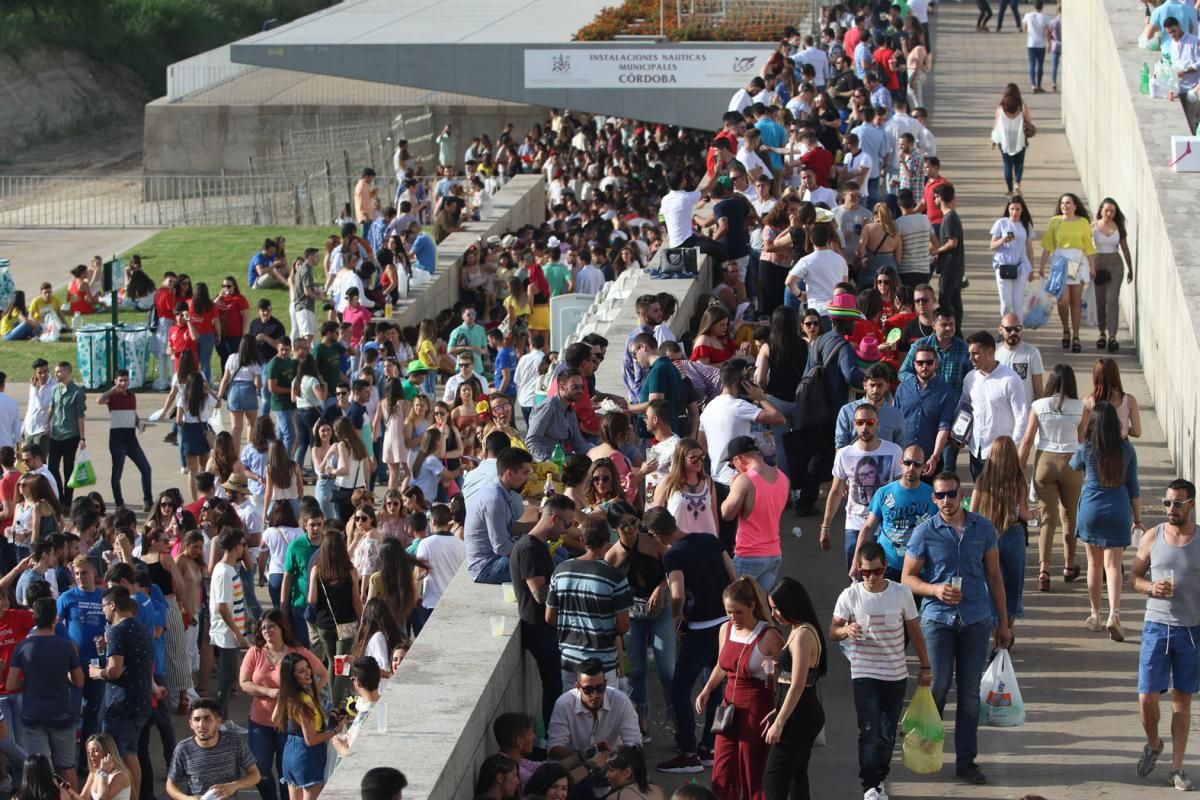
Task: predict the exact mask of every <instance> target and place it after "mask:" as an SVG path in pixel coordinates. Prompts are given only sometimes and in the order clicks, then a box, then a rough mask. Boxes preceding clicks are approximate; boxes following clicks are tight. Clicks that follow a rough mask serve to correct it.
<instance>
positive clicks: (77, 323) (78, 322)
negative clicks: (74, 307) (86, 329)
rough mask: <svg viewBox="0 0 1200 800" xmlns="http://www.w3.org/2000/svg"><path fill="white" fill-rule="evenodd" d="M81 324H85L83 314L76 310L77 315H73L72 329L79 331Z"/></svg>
mask: <svg viewBox="0 0 1200 800" xmlns="http://www.w3.org/2000/svg"><path fill="white" fill-rule="evenodd" d="M81 325H83V316H82V315H80V313H79V312H78V311H76V312H75V316H73V317H71V330H73V331H77V330H79V326H81Z"/></svg>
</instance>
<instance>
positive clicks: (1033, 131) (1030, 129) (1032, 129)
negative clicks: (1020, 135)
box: [1023, 122, 1037, 139]
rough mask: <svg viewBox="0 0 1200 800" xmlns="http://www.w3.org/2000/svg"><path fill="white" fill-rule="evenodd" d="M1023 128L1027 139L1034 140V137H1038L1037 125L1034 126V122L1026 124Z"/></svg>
mask: <svg viewBox="0 0 1200 800" xmlns="http://www.w3.org/2000/svg"><path fill="white" fill-rule="evenodd" d="M1023 127H1024V129H1025V138H1026V139H1032V138H1033V137H1034V136H1037V125H1034V124H1033V123H1032V122H1026V123H1024V126H1023Z"/></svg>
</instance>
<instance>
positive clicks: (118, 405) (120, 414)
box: [108, 392, 137, 431]
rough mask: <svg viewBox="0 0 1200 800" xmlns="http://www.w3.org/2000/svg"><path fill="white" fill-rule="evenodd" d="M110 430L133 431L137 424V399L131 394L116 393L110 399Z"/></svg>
mask: <svg viewBox="0 0 1200 800" xmlns="http://www.w3.org/2000/svg"><path fill="white" fill-rule="evenodd" d="M108 414H109V423H108V427H109V430H114V431H115V430H121V429H129V430H132V429H133V427H134V426H135V425H136V424H137V398H136V397H134V395H133V394H132V393H131V392H114V393H113V394H111V395H109V398H108Z"/></svg>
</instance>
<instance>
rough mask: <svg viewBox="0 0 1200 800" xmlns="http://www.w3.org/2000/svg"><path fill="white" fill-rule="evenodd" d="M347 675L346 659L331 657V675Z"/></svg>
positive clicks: (343, 657)
mask: <svg viewBox="0 0 1200 800" xmlns="http://www.w3.org/2000/svg"><path fill="white" fill-rule="evenodd" d="M348 673H349V670H348V669H346V657H345V656H334V657H333V674H334V675H346V674H348Z"/></svg>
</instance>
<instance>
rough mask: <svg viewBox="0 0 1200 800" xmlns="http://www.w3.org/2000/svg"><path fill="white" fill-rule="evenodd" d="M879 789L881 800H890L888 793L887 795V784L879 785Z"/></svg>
mask: <svg viewBox="0 0 1200 800" xmlns="http://www.w3.org/2000/svg"><path fill="white" fill-rule="evenodd" d="M878 789H879V800H890V798H889V797H888V793H887V784H884V783H881V784H879V786H878Z"/></svg>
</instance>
